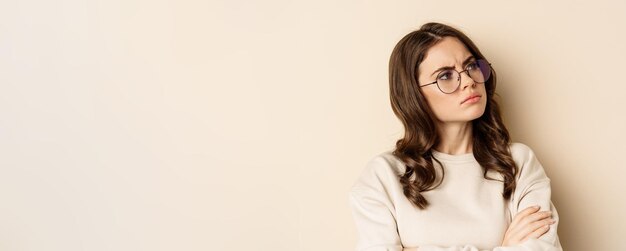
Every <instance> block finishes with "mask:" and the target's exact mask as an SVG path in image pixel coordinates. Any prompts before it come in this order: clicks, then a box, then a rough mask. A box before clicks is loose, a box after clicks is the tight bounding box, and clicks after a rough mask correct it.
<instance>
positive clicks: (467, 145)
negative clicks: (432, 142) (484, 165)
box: [435, 121, 472, 155]
mask: <svg viewBox="0 0 626 251" xmlns="http://www.w3.org/2000/svg"><path fill="white" fill-rule="evenodd" d="M439 135H440V140H439V144H438V145H437V146H436V147H435V150H437V151H439V152H442V153H447V154H452V155H456V154H466V153H471V152H472V122H471V121H470V122H460V123H445V124H440V125H439Z"/></svg>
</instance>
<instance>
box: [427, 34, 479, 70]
mask: <svg viewBox="0 0 626 251" xmlns="http://www.w3.org/2000/svg"><path fill="white" fill-rule="evenodd" d="M471 55H472V53H471V52H470V51H469V50H468V49H467V47H465V45H464V44H463V43H462V42H461V41H460V40H459V39H458V38H455V37H444V38H443V39H442V40H441V41H439V43H437V44H435V45H434V46H433V47H431V48H430V49H428V51H427V52H426V56H425V57H424V61H422V62H421V63H420V65H419V72H420V75H421V74H422V73H426V74H428V75H430V74H431V73H432V72H433V71H435V70H436V69H438V68H439V67H442V66H459V67H462V66H461V64H462V63H463V61H464V60H465V59H467V58H468V57H469V56H471Z"/></svg>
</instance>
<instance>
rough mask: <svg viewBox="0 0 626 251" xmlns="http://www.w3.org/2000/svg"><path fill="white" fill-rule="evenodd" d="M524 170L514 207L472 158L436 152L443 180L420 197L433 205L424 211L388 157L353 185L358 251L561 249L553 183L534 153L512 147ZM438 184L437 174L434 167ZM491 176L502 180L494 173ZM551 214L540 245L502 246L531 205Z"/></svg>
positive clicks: (537, 241) (394, 161) (378, 158)
mask: <svg viewBox="0 0 626 251" xmlns="http://www.w3.org/2000/svg"><path fill="white" fill-rule="evenodd" d="M510 148H511V153H512V155H513V159H514V161H515V163H516V164H517V166H518V168H519V172H518V174H517V175H516V178H517V187H516V189H515V192H514V193H513V195H512V196H511V199H510V200H505V199H504V198H503V197H502V191H503V190H502V188H503V182H500V181H492V180H487V179H485V178H484V177H483V169H482V167H481V166H480V165H479V164H478V162H477V161H476V159H475V158H474V155H473V154H472V153H468V154H461V155H450V154H445V153H441V152H438V151H433V157H435V158H436V159H438V160H439V161H441V163H442V164H443V167H444V170H445V178H444V180H443V183H441V185H440V186H439V187H437V188H435V189H433V190H431V191H427V192H423V193H422V195H423V196H424V197H425V198H426V199H427V200H428V202H429V203H430V205H429V207H428V208H427V209H425V210H420V209H418V208H416V207H414V206H413V205H412V204H411V202H410V201H409V200H408V199H407V198H406V197H405V196H404V193H403V190H402V185H401V184H400V181H399V175H401V174H403V173H404V170H405V166H404V164H403V163H402V162H401V161H400V160H399V159H398V158H396V157H395V156H393V155H392V154H391V151H388V152H384V153H381V154H379V155H377V156H376V157H374V158H373V159H372V160H370V161H369V162H368V164H367V165H366V167H365V169H364V170H363V172H362V174H361V176H360V177H359V178H358V180H357V181H356V182H355V184H354V185H353V187H352V189H351V191H350V196H349V201H350V207H351V209H352V215H353V217H354V220H355V223H356V227H357V231H358V242H357V248H356V250H359V251H365V250H367V251H396V250H397V251H400V250H402V249H403V247H406V248H415V247H417V248H418V250H420V251H428V250H433V251H443V250H446V251H477V250H494V251H496V250H497V251H514V250H525V251H528V250H563V249H562V247H561V244H560V242H559V238H558V236H557V227H558V223H559V216H558V214H557V211H556V208H555V207H554V205H553V204H552V201H551V199H550V194H551V190H550V179H549V178H548V177H547V176H546V173H545V172H544V170H543V167H542V166H541V164H540V163H539V161H538V160H537V158H536V157H535V154H534V153H533V151H532V150H531V149H530V148H529V147H528V146H526V145H524V144H521V143H512V144H511V145H510ZM433 164H434V165H435V170H437V172H438V177H439V178H440V177H441V172H440V167H439V164H438V163H437V162H436V161H433ZM488 176H489V177H491V178H496V179H498V180H502V176H501V175H500V174H499V173H497V172H493V171H490V172H489V173H488ZM534 205H538V206H540V207H541V209H540V211H547V210H551V211H552V218H553V219H554V220H556V223H554V224H552V225H551V226H550V230H548V232H546V233H545V234H544V235H542V236H541V237H539V238H538V239H529V240H527V241H525V242H523V243H521V244H519V245H516V246H507V247H504V246H500V245H501V243H502V239H503V237H504V233H505V231H506V229H507V228H508V226H509V224H510V223H511V221H512V219H513V217H514V216H515V215H516V214H517V213H518V212H519V211H522V210H524V209H525V208H527V207H529V206H534Z"/></svg>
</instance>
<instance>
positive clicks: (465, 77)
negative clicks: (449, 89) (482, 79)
mask: <svg viewBox="0 0 626 251" xmlns="http://www.w3.org/2000/svg"><path fill="white" fill-rule="evenodd" d="M459 78H461V79H459V81H461V89H462V90H465V88H466V87H467V86H472V87H474V86H476V81H474V80H473V79H472V78H471V77H470V76H469V72H467V71H463V72H462V73H461V74H459Z"/></svg>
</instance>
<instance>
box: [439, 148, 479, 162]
mask: <svg viewBox="0 0 626 251" xmlns="http://www.w3.org/2000/svg"><path fill="white" fill-rule="evenodd" d="M431 151H432V152H433V157H435V158H436V159H438V160H440V161H446V162H448V161H450V162H475V161H476V158H474V153H464V154H456V155H452V154H447V153H442V152H439V151H437V150H435V149H431Z"/></svg>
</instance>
